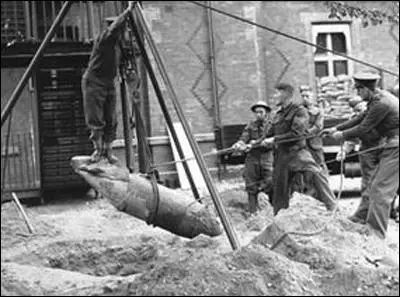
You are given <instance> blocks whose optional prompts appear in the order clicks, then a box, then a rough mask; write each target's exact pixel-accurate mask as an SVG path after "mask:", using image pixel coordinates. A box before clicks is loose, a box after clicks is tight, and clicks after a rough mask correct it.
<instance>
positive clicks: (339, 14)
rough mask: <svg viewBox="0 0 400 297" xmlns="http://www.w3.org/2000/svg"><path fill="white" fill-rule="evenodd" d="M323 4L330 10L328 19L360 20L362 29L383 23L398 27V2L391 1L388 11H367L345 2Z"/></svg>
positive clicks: (354, 3) (355, 4) (355, 3)
mask: <svg viewBox="0 0 400 297" xmlns="http://www.w3.org/2000/svg"><path fill="white" fill-rule="evenodd" d="M324 4H325V5H326V6H327V7H328V8H329V9H330V14H329V18H337V19H339V20H341V19H342V18H344V17H351V18H360V19H361V20H362V24H363V26H364V27H367V26H369V25H370V24H372V25H373V26H376V25H380V24H382V23H383V22H389V23H390V24H393V25H399V2H398V1H392V3H391V8H390V11H382V10H378V9H367V8H364V7H362V6H360V5H357V2H351V4H348V3H346V1H325V2H324Z"/></svg>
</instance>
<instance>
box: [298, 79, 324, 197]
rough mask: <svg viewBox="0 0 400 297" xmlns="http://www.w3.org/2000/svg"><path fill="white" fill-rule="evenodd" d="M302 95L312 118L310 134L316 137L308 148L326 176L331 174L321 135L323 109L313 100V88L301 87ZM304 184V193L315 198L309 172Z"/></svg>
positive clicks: (309, 142)
mask: <svg viewBox="0 0 400 297" xmlns="http://www.w3.org/2000/svg"><path fill="white" fill-rule="evenodd" d="M300 95H301V97H302V101H303V102H302V103H303V105H304V107H305V108H306V109H307V111H308V115H309V118H310V121H309V128H308V134H313V135H315V137H312V138H308V139H307V147H308V149H309V150H310V152H311V155H312V156H313V158H314V160H315V161H316V162H317V164H318V165H319V166H321V168H322V169H323V170H325V172H326V174H329V171H328V166H326V163H325V156H324V149H323V142H322V137H321V136H320V135H319V133H320V132H321V131H322V130H323V129H324V111H323V110H322V108H320V107H318V105H317V103H316V101H315V100H314V99H313V97H312V92H311V88H310V87H309V86H301V87H300ZM304 183H305V189H304V193H305V194H307V195H310V196H314V195H315V189H314V185H313V184H312V174H310V173H309V172H306V173H305V176H304Z"/></svg>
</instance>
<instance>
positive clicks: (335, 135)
mask: <svg viewBox="0 0 400 297" xmlns="http://www.w3.org/2000/svg"><path fill="white" fill-rule="evenodd" d="M330 137H332V138H333V139H334V140H336V141H339V140H342V139H343V132H342V131H335V132H333V133H332V134H331V135H330Z"/></svg>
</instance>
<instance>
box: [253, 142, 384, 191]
mask: <svg viewBox="0 0 400 297" xmlns="http://www.w3.org/2000/svg"><path fill="white" fill-rule="evenodd" d="M385 147H386V145H385V144H381V145H377V146H375V147H372V148H369V149H365V150H362V151H358V152H356V153H352V154H348V155H346V158H350V157H354V156H357V155H362V154H365V153H368V152H371V151H375V150H380V149H383V148H385ZM334 162H341V161H337V160H336V159H334V160H330V161H326V162H325V164H330V163H334ZM343 162H344V161H343ZM343 171H344V168H343ZM258 183H260V181H256V182H252V183H250V184H248V186H253V185H255V184H258Z"/></svg>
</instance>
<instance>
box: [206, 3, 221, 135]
mask: <svg viewBox="0 0 400 297" xmlns="http://www.w3.org/2000/svg"><path fill="white" fill-rule="evenodd" d="M206 4H207V6H208V8H207V26H208V41H209V53H210V54H209V59H210V66H211V90H212V99H213V107H214V128H215V129H218V128H219V127H220V126H221V118H220V110H219V100H218V85H217V71H216V66H215V44H214V26H213V20H212V12H211V9H210V7H211V1H206Z"/></svg>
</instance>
